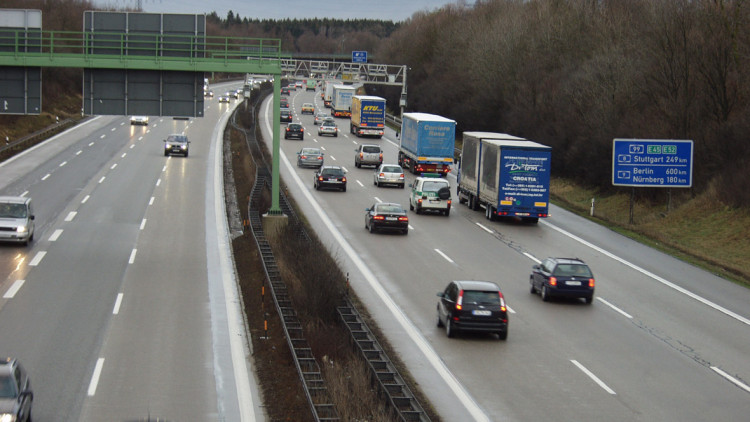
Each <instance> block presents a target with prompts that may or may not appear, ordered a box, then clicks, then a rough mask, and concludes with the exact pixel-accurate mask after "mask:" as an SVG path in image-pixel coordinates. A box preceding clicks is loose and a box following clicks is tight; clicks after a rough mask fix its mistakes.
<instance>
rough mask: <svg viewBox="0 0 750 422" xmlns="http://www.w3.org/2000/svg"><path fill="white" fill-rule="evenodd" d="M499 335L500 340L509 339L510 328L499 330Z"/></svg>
mask: <svg viewBox="0 0 750 422" xmlns="http://www.w3.org/2000/svg"><path fill="white" fill-rule="evenodd" d="M497 337H498V338H499V339H500V340H507V339H508V330H505V331H500V332H498V333H497Z"/></svg>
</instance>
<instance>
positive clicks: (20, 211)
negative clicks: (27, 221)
mask: <svg viewBox="0 0 750 422" xmlns="http://www.w3.org/2000/svg"><path fill="white" fill-rule="evenodd" d="M0 217H2V218H26V206H25V205H24V204H3V205H2V206H0Z"/></svg>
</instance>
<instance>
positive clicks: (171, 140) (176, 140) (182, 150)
mask: <svg viewBox="0 0 750 422" xmlns="http://www.w3.org/2000/svg"><path fill="white" fill-rule="evenodd" d="M189 146H190V141H188V137H187V136H185V135H181V134H179V133H173V134H171V135H169V136H167V139H165V140H164V156H165V157H166V156H168V155H171V154H178V155H184V156H185V158H187V156H188V153H189Z"/></svg>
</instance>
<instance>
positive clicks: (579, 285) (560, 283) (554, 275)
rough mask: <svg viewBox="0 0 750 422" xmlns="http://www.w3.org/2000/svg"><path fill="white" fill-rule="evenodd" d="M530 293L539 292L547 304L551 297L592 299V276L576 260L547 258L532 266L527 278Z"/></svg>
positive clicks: (578, 260) (585, 267)
mask: <svg viewBox="0 0 750 422" xmlns="http://www.w3.org/2000/svg"><path fill="white" fill-rule="evenodd" d="M529 284H531V289H530V290H531V293H536V292H539V294H540V295H541V296H542V300H543V301H545V302H547V301H548V300H550V299H551V298H553V297H568V298H583V299H584V300H585V301H586V303H591V301H592V300H593V299H594V288H595V284H596V282H595V281H594V274H592V273H591V269H589V267H588V265H586V263H584V262H583V261H582V260H580V259H578V258H547V259H545V260H544V261H542V262H541V264H539V265H534V266H533V267H532V269H531V275H530V276H529Z"/></svg>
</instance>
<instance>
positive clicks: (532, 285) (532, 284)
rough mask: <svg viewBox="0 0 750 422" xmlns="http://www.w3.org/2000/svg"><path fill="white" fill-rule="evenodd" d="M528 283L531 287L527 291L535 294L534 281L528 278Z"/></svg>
mask: <svg viewBox="0 0 750 422" xmlns="http://www.w3.org/2000/svg"><path fill="white" fill-rule="evenodd" d="M529 284H530V285H531V288H530V289H529V292H530V293H531V294H533V295H535V294H536V287H534V282H533V281H531V279H529Z"/></svg>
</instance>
